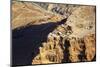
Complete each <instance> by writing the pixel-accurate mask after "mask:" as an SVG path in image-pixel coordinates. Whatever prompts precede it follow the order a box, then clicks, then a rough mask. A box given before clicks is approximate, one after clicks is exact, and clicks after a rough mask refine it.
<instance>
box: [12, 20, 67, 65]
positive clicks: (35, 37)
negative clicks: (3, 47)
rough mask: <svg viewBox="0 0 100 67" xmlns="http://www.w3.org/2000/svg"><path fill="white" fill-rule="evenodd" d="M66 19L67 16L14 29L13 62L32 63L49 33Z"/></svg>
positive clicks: (16, 63)
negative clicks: (58, 19) (54, 20)
mask: <svg viewBox="0 0 100 67" xmlns="http://www.w3.org/2000/svg"><path fill="white" fill-rule="evenodd" d="M66 21H67V18H65V19H63V20H61V21H59V22H56V23H54V22H48V23H46V24H40V25H29V26H26V27H23V28H20V29H14V30H12V55H13V56H12V57H13V58H12V64H13V65H31V63H32V58H34V57H35V56H36V55H37V54H38V53H39V47H40V46H42V45H41V43H42V42H46V40H47V36H48V34H49V33H50V32H52V31H53V30H54V29H56V28H57V27H58V26H59V25H61V24H64V23H65V22H66ZM32 51H33V52H32Z"/></svg>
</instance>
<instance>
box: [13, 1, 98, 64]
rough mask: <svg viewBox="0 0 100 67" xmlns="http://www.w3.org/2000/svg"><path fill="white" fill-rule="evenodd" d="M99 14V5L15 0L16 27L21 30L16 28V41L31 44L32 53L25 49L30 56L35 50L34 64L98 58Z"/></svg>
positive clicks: (14, 20)
mask: <svg viewBox="0 0 100 67" xmlns="http://www.w3.org/2000/svg"><path fill="white" fill-rule="evenodd" d="M95 17H96V16H95V6H84V5H83V6H81V5H68V4H67V5H65V4H49V3H33V2H18V1H13V2H12V30H18V31H17V32H15V31H13V36H14V34H15V33H17V34H18V35H17V36H14V39H13V41H16V42H15V45H16V44H21V45H22V47H24V46H23V44H24V45H26V46H29V45H31V46H30V47H28V49H29V51H30V52H28V50H26V48H25V50H26V53H27V54H29V55H27V56H26V53H25V52H24V51H23V50H22V51H23V53H25V57H24V59H26V60H27V59H29V58H27V57H28V56H30V53H31V55H32V57H31V58H30V59H31V60H30V59H29V61H31V64H51V63H69V62H70V63H71V62H85V61H95V60H96V43H95V41H96V37H95V36H96V32H95V30H96V29H95V25H96V21H95V19H96V18H95ZM64 18H66V21H64V22H63V21H62V20H63V19H64ZM59 22H61V23H63V24H59ZM53 23H58V24H59V25H58V26H57V25H55V26H56V27H55V26H54V24H53ZM40 26H41V27H40ZM51 26H53V27H51ZM50 28H52V31H51V29H50ZM53 28H54V29H53ZM40 29H41V30H40ZM49 30H50V31H49ZM34 31H35V32H34ZM39 31H41V32H39ZM47 31H48V32H49V33H46V32H47ZM43 33H45V34H43ZM34 34H35V35H34ZM38 34H39V35H38ZM40 34H41V35H40ZM42 35H43V36H42ZM20 36H21V37H20ZM37 37H38V38H37ZM40 38H41V39H43V38H45V39H46V40H41V39H40ZM25 41H26V42H25ZM24 42H25V43H24ZM19 46H20V45H19ZM18 48H19V47H18ZM30 48H31V49H30ZM19 52H20V51H19ZM21 56H23V55H21ZM26 60H25V61H26ZM26 62H27V61H26Z"/></svg>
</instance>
